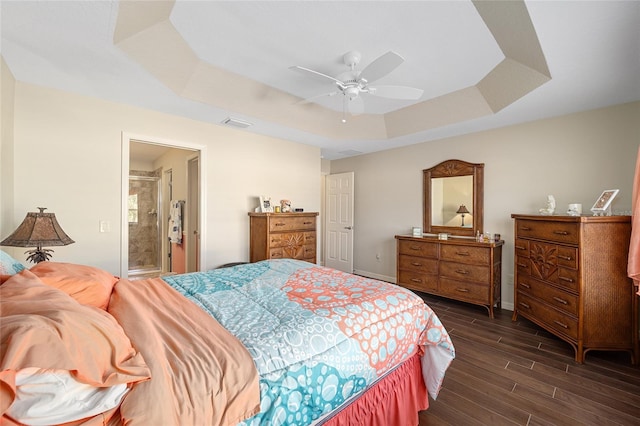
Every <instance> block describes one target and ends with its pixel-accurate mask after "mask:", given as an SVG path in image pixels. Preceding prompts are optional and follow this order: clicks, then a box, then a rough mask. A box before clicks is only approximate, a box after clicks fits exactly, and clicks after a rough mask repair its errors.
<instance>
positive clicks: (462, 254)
mask: <svg viewBox="0 0 640 426" xmlns="http://www.w3.org/2000/svg"><path fill="white" fill-rule="evenodd" d="M456 254H457V255H458V256H469V252H468V251H457V252H456Z"/></svg>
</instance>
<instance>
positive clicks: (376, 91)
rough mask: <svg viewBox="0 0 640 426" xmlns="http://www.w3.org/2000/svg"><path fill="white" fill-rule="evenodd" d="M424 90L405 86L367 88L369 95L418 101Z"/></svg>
mask: <svg viewBox="0 0 640 426" xmlns="http://www.w3.org/2000/svg"><path fill="white" fill-rule="evenodd" d="M423 93H424V90H422V89H417V88H415V87H406V86H376V87H370V88H369V94H370V95H374V96H380V97H382V98H391V99H407V100H416V99H420V97H421V96H422V94H423Z"/></svg>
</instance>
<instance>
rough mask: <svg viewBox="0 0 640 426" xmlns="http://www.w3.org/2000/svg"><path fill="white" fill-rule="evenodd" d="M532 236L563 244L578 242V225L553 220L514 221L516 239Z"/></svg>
mask: <svg viewBox="0 0 640 426" xmlns="http://www.w3.org/2000/svg"><path fill="white" fill-rule="evenodd" d="M518 238H534V239H538V240H547V241H553V242H558V243H565V244H578V242H579V241H580V225H579V224H578V223H565V222H555V221H544V220H543V221H539V220H525V219H521V220H518V221H516V239H518Z"/></svg>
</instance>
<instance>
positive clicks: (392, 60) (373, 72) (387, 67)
mask: <svg viewBox="0 0 640 426" xmlns="http://www.w3.org/2000/svg"><path fill="white" fill-rule="evenodd" d="M403 62H404V58H403V57H402V56H400V55H398V54H397V53H396V52H393V51H391V50H390V51H388V52H387V53H385V54H384V55H382V56H379V57H378V58H377V59H376V60H374V61H373V62H371V63H370V64H369V65H367V66H366V67H365V69H363V70H362V72H361V73H360V78H363V79H365V80H367V82H369V83H371V82H372V81H376V80H378V79H380V78H382V77H384V76H385V75H387V74H389V73H390V72H391V71H393V70H394V69H396V68H397V67H398V66H399V65H400V64H401V63H403Z"/></svg>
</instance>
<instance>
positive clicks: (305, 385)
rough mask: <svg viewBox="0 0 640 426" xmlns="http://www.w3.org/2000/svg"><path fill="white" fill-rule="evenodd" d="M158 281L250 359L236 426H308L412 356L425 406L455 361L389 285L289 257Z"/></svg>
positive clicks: (401, 292)
mask: <svg viewBox="0 0 640 426" xmlns="http://www.w3.org/2000/svg"><path fill="white" fill-rule="evenodd" d="M163 279H164V281H166V282H167V283H168V284H169V285H170V286H172V287H173V288H174V289H176V290H177V291H179V292H180V293H181V294H183V295H184V296H186V297H187V298H188V299H190V300H192V301H193V302H195V303H196V304H197V305H199V306H200V307H201V308H202V309H204V310H205V311H206V312H208V313H209V314H210V315H211V316H213V317H214V318H215V319H216V320H217V321H218V322H219V323H220V324H222V325H223V326H224V327H225V328H226V329H227V330H229V331H230V332H231V333H232V334H233V335H235V336H236V337H237V338H238V339H239V340H240V341H241V342H242V343H243V345H244V346H245V347H246V348H247V350H248V351H249V353H250V354H251V356H252V357H253V361H254V363H255V365H256V367H257V370H258V373H259V375H260V393H261V397H260V401H261V407H260V413H259V414H258V415H256V416H254V417H252V418H250V419H248V420H246V421H245V422H244V423H242V424H244V425H258V424H311V423H313V422H314V421H315V420H317V419H319V418H320V417H322V416H323V415H324V414H326V413H328V412H330V411H332V410H334V409H336V408H337V407H339V406H340V405H341V404H343V403H344V402H345V401H346V400H348V399H349V398H351V397H353V396H354V395H357V394H359V393H361V392H362V391H363V390H364V389H366V388H367V387H368V386H369V385H371V384H372V383H374V382H375V381H376V380H377V379H379V378H380V377H382V376H383V375H384V374H385V373H387V372H388V371H390V370H392V369H393V368H394V367H396V366H397V365H399V364H400V363H402V362H403V361H405V360H407V359H409V358H410V357H411V356H412V355H414V354H415V353H416V352H418V353H419V354H420V355H421V356H422V369H423V378H424V380H425V384H426V386H427V389H428V391H429V393H430V395H431V396H432V397H433V398H434V399H435V398H436V397H437V395H438V391H439V389H440V386H441V384H442V380H443V378H444V374H445V371H446V369H447V368H448V366H449V364H450V363H451V361H452V360H453V358H454V356H455V351H454V347H453V344H452V342H451V339H450V338H449V335H448V333H447V331H446V330H445V329H444V327H443V326H442V324H441V323H440V320H439V319H438V317H437V316H436V315H435V313H434V312H433V311H432V310H431V308H429V306H427V305H426V304H425V303H424V301H423V300H422V299H421V298H420V297H418V296H417V295H415V294H414V293H412V292H411V291H409V290H406V289H404V288H402V287H399V286H396V285H394V284H389V283H385V282H382V281H378V280H374V279H370V278H365V277H361V276H356V275H353V274H348V273H344V272H341V271H337V270H334V269H330V268H325V267H321V266H318V265H314V264H311V263H307V262H303V261H298V260H292V259H282V260H268V261H262V262H257V263H252V264H246V265H239V266H234V267H231V268H222V269H216V270H212V271H209V272H204V273H202V272H200V273H192V274H183V275H176V276H168V277H163Z"/></svg>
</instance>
